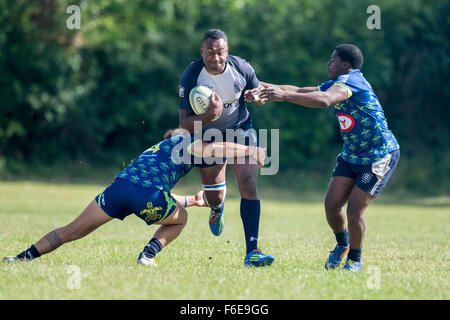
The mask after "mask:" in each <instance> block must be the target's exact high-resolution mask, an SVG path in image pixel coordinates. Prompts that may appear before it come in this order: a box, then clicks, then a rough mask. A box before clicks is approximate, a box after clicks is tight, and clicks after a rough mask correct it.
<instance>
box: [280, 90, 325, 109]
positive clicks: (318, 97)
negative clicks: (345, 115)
mask: <svg viewBox="0 0 450 320" xmlns="http://www.w3.org/2000/svg"><path fill="white" fill-rule="evenodd" d="M282 99H283V100H282V101H286V102H290V103H294V104H298V105H301V106H305V107H308V108H328V107H329V106H330V104H329V102H328V99H327V95H326V94H325V93H324V92H320V91H317V90H316V91H311V92H304V93H300V92H293V93H285V94H284V95H283V98H282Z"/></svg>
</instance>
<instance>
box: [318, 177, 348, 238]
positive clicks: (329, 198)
mask: <svg viewBox="0 0 450 320" xmlns="http://www.w3.org/2000/svg"><path fill="white" fill-rule="evenodd" d="M354 184H355V180H354V179H351V178H348V177H341V176H334V177H332V178H331V179H330V183H329V184H328V189H327V193H326V196H325V201H324V206H325V215H326V218H327V222H328V225H329V226H330V228H331V230H333V232H334V234H335V235H336V236H338V235H341V234H342V233H343V232H345V231H346V229H347V228H346V215H345V210H344V205H345V203H346V202H347V200H348V197H349V195H350V192H351V190H352V188H353V186H354ZM336 240H337V242H338V244H341V245H348V240H347V241H345V240H346V239H340V238H339V237H338V239H336Z"/></svg>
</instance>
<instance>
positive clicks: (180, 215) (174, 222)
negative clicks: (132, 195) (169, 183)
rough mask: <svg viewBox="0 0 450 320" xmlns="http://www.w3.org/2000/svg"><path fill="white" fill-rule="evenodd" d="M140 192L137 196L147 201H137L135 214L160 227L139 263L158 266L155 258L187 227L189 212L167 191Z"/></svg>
mask: <svg viewBox="0 0 450 320" xmlns="http://www.w3.org/2000/svg"><path fill="white" fill-rule="evenodd" d="M139 192H140V193H139V194H138V195H137V196H138V197H139V198H141V199H145V201H143V202H140V201H135V203H134V205H135V207H134V208H133V212H137V214H136V215H137V216H138V217H140V218H141V219H143V220H144V221H146V222H147V224H149V225H151V224H158V225H160V227H159V228H158V229H157V230H156V232H155V233H154V235H153V237H152V239H150V241H149V242H148V244H147V245H146V246H145V247H144V249H143V251H142V252H141V253H140V254H139V257H138V260H137V263H138V264H144V265H152V266H156V264H155V261H154V258H155V256H156V255H157V254H158V253H159V252H160V251H161V250H162V249H163V248H164V247H166V246H167V245H168V244H169V243H170V242H172V241H173V240H174V239H175V238H176V237H178V235H179V234H180V233H181V231H182V230H183V228H184V226H185V225H186V223H187V211H186V209H185V208H184V207H183V206H182V205H181V204H180V203H178V202H177V201H176V199H175V198H174V197H173V196H172V195H171V194H170V193H168V192H166V191H162V190H157V189H150V188H146V189H142V188H141V189H140V190H139ZM139 202H140V203H139ZM150 208H151V209H150ZM155 219H156V220H155Z"/></svg>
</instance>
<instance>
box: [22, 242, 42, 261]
mask: <svg viewBox="0 0 450 320" xmlns="http://www.w3.org/2000/svg"><path fill="white" fill-rule="evenodd" d="M40 256H41V254H40V253H39V251H38V250H37V249H36V247H35V246H34V244H32V245H31V247H29V248H28V249H27V250H25V251H24V252H22V253H19V254H18V255H17V256H16V257H17V258H18V259H21V260H23V259H28V260H33V259H35V258H39V257H40Z"/></svg>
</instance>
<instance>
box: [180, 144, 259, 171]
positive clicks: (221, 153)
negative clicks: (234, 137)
mask: <svg viewBox="0 0 450 320" xmlns="http://www.w3.org/2000/svg"><path fill="white" fill-rule="evenodd" d="M188 152H189V153H191V154H193V155H195V156H197V157H203V158H208V157H219V158H223V157H226V158H241V157H251V158H253V159H255V160H256V162H257V163H258V165H259V166H260V167H262V166H263V165H264V159H265V157H266V149H265V148H260V147H256V146H245V145H242V144H237V143H233V142H213V143H208V142H202V141H200V140H197V141H194V142H193V143H192V144H191V145H190V148H188Z"/></svg>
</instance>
